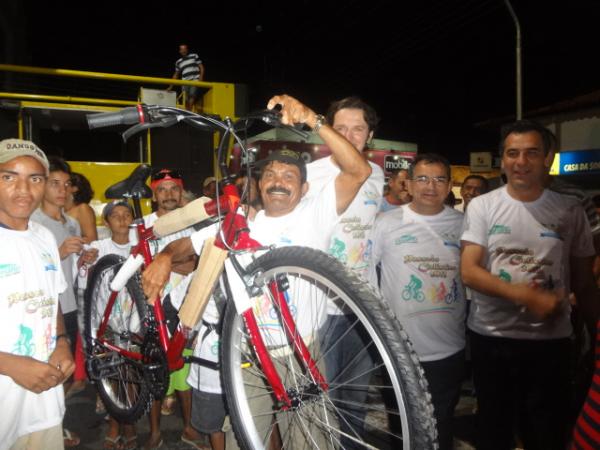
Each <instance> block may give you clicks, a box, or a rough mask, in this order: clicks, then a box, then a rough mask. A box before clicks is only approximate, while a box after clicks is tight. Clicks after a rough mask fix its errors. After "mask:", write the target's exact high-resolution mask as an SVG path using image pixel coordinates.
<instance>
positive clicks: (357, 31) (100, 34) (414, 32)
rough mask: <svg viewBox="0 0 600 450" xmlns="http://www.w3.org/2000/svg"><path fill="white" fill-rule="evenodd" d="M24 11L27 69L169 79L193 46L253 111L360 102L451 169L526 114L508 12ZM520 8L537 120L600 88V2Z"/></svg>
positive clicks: (363, 5)
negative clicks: (519, 107) (279, 98)
mask: <svg viewBox="0 0 600 450" xmlns="http://www.w3.org/2000/svg"><path fill="white" fill-rule="evenodd" d="M21 4H22V6H21V8H22V10H23V14H24V21H23V26H24V27H25V28H26V33H25V36H26V37H25V43H24V44H25V48H26V51H25V54H23V55H21V60H20V61H19V63H21V64H30V65H34V66H41V67H59V68H68V69H77V70H91V71H103V72H112V73H122V74H137V75H147V76H164V77H170V76H171V75H172V73H173V63H174V61H175V60H176V59H177V57H178V54H177V46H178V44H179V43H180V42H183V41H187V42H188V43H189V45H190V48H191V50H192V51H195V52H197V53H198V54H199V55H200V57H201V58H202V59H203V62H204V63H205V66H206V70H207V73H206V79H207V81H222V82H234V83H244V84H246V85H247V86H248V92H249V100H250V107H251V108H260V107H263V106H264V104H265V103H266V100H267V99H268V98H269V97H270V96H271V95H273V94H275V93H281V92H287V93H289V94H292V95H295V96H297V97H298V98H300V99H302V100H303V101H305V103H307V104H308V105H309V106H311V107H312V108H313V109H315V110H317V111H324V110H325V109H326V107H327V105H328V103H329V102H330V101H331V100H334V99H337V98H341V97H343V96H346V95H353V94H354V95H359V96H361V97H363V98H364V99H365V100H366V101H367V102H369V103H371V104H372V105H373V106H374V107H375V108H376V109H377V110H378V112H379V114H380V116H381V118H382V122H381V126H380V129H379V131H378V133H377V136H378V137H380V138H384V139H393V140H404V141H410V142H417V143H418V144H419V147H420V149H422V150H429V151H436V152H439V153H442V154H445V155H446V156H448V157H449V158H450V159H451V161H452V162H453V163H467V162H468V152H469V151H483V150H492V149H494V148H495V145H496V137H497V130H495V129H482V128H481V127H477V126H475V124H477V123H478V122H481V121H485V120H489V119H494V118H504V117H509V116H510V115H511V114H512V115H514V112H515V56H514V45H515V31H514V30H515V29H514V25H513V22H512V19H511V17H510V15H509V13H508V10H507V8H506V5H505V3H504V1H503V0H422V1H411V2H407V1H379V0H370V1H359V0H356V1H352V0H346V1H344V2H341V1H340V2H324V1H313V0H304V1H296V2H283V1H270V0H269V1H253V2H246V3H245V4H240V5H238V4H237V3H234V2H230V3H229V4H228V3H226V2H210V4H208V2H188V1H186V2H180V3H179V4H178V3H177V2H162V3H159V4H157V5H158V6H150V5H151V3H150V2H135V1H128V2H119V3H117V2H111V1H103V2H78V3H70V2H69V3H65V2H37V1H33V0H26V1H24V2H22V3H21ZM512 4H513V6H514V8H515V10H516V13H517V15H518V16H519V18H520V20H521V27H522V33H523V68H524V69H523V74H524V78H523V83H524V84H523V86H524V98H523V103H524V111H525V112H527V111H528V110H532V109H535V108H538V107H541V106H547V105H550V104H552V103H554V102H557V101H560V100H564V99H568V98H570V97H573V96H576V95H581V94H585V93H588V92H592V91H595V90H597V89H600V64H598V62H597V61H596V60H597V59H598V54H599V52H598V48H599V46H598V44H599V43H600V38H599V33H598V29H599V24H600V1H598V0H580V1H576V0H571V1H547V2H541V1H535V0H513V1H512ZM107 90H108V87H107ZM109 92H110V91H109V90H108V92H106V93H105V95H104V96H106V97H111V96H110V95H109ZM98 94H99V96H102V94H103V93H102V92H99V93H98Z"/></svg>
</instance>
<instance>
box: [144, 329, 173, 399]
mask: <svg viewBox="0 0 600 450" xmlns="http://www.w3.org/2000/svg"><path fill="white" fill-rule="evenodd" d="M142 357H143V363H144V364H143V367H144V379H145V380H146V384H147V386H148V389H149V390H150V392H151V393H152V395H153V396H154V398H155V399H156V400H161V399H162V398H164V396H165V394H166V393H167V389H168V388H169V366H168V363H167V357H166V355H165V352H164V351H163V349H162V347H161V346H160V345H159V344H158V336H157V334H156V332H155V331H152V330H148V332H147V333H146V336H145V337H144V342H143V344H142Z"/></svg>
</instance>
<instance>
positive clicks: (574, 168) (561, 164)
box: [550, 150, 600, 175]
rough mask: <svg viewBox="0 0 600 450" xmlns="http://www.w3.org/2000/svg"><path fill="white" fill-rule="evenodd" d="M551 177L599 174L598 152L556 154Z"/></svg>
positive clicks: (583, 151) (581, 151)
mask: <svg viewBox="0 0 600 450" xmlns="http://www.w3.org/2000/svg"><path fill="white" fill-rule="evenodd" d="M550 174H551V175H588V174H589V175H593V174H600V150H579V151H574V152H561V153H557V154H556V156H555V158H554V162H553V163H552V167H551V169H550Z"/></svg>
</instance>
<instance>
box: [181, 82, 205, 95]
mask: <svg viewBox="0 0 600 450" xmlns="http://www.w3.org/2000/svg"><path fill="white" fill-rule="evenodd" d="M189 81H199V80H189ZM181 88H182V89H181V90H182V91H183V92H185V96H186V97H187V98H192V97H193V98H198V94H199V93H200V88H199V87H198V86H189V85H185V86H181Z"/></svg>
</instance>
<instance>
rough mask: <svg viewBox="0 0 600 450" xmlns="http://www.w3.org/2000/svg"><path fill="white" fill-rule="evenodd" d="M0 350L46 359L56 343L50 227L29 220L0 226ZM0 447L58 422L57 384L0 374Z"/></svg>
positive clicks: (59, 285) (56, 269)
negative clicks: (31, 383)
mask: <svg viewBox="0 0 600 450" xmlns="http://www.w3.org/2000/svg"><path fill="white" fill-rule="evenodd" d="M0 248H1V249H2V251H1V252H0V351H1V352H5V353H12V354H16V355H22V356H29V357H32V358H35V359H37V360H40V361H44V362H46V361H48V358H49V357H50V355H51V354H52V352H53V351H54V347H55V345H56V314H57V311H58V304H59V294H60V293H61V292H63V291H64V290H65V289H66V288H67V283H66V281H65V278H64V276H63V273H62V270H61V265H60V257H59V255H58V246H57V245H56V240H55V239H54V236H53V235H52V233H51V232H50V231H49V230H48V229H46V228H45V227H43V226H42V225H40V224H38V223H35V222H32V221H30V222H29V227H28V229H27V230H26V231H15V230H9V229H6V228H2V227H0ZM0 405H2V420H0V450H4V449H8V448H10V447H11V446H12V445H13V444H14V442H15V441H16V440H17V439H18V438H19V437H21V436H24V435H26V434H29V433H33V432H35V431H40V430H44V429H47V428H51V427H54V426H56V425H59V424H60V423H61V422H62V418H63V415H64V412H65V404H64V395H63V388H62V386H57V387H55V388H53V389H49V390H47V391H44V392H42V393H41V394H35V393H33V392H31V391H28V390H26V389H24V388H22V387H21V386H19V385H18V384H16V383H15V382H14V381H13V380H12V379H11V378H10V377H8V376H6V375H0Z"/></svg>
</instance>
